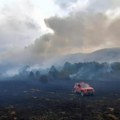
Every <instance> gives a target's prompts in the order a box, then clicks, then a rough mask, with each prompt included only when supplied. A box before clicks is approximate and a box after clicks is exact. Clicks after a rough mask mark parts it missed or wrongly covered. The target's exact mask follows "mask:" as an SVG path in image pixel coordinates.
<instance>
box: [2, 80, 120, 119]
mask: <svg viewBox="0 0 120 120" xmlns="http://www.w3.org/2000/svg"><path fill="white" fill-rule="evenodd" d="M88 82H89V83H90V85H91V86H93V87H94V88H95V90H96V94H95V96H85V97H82V96H80V95H79V94H74V93H73V92H72V89H73V86H74V83H75V82H74V81H72V82H69V81H66V82H60V83H58V82H56V83H54V84H53V83H47V84H41V83H40V82H39V81H4V82H0V120H120V81H88Z"/></svg>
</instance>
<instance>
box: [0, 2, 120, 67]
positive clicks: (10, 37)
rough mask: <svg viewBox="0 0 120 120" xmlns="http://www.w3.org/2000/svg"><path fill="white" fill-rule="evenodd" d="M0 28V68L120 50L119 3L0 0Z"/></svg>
mask: <svg viewBox="0 0 120 120" xmlns="http://www.w3.org/2000/svg"><path fill="white" fill-rule="evenodd" d="M0 28H1V29H0V64H1V65H3V63H4V64H6V63H8V62H9V63H16V64H17V63H30V64H32V63H34V64H37V63H42V61H45V59H48V58H50V57H53V56H57V55H58V54H59V55H60V54H61V55H62V54H70V53H76V52H92V51H94V50H97V49H102V48H111V47H119V45H120V40H119V38H120V29H119V28H120V0H0ZM13 56H14V59H12V58H13ZM8 59H9V61H8ZM38 61H39V62H38Z"/></svg>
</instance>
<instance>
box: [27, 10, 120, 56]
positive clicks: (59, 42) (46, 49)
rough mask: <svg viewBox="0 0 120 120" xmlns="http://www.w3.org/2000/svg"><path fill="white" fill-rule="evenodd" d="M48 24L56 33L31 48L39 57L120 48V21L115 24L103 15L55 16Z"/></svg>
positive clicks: (78, 13)
mask: <svg viewBox="0 0 120 120" xmlns="http://www.w3.org/2000/svg"><path fill="white" fill-rule="evenodd" d="M45 23H46V25H47V27H49V28H50V29H52V30H53V32H54V33H52V34H51V33H49V34H45V35H43V36H42V37H40V38H39V39H37V40H36V41H35V43H34V44H32V45H30V46H28V48H27V49H28V50H30V51H31V52H32V54H36V55H37V56H44V57H46V56H54V55H61V54H70V53H76V52H91V51H94V50H97V49H102V48H106V47H119V45H120V42H119V37H120V36H119V35H120V34H119V33H120V31H119V28H120V19H119V18H116V19H112V20H111V19H110V18H109V17H108V16H106V15H104V14H102V13H93V14H89V13H86V12H85V13H81V12H77V13H75V14H70V15H69V16H67V17H57V16H54V17H51V18H48V19H45Z"/></svg>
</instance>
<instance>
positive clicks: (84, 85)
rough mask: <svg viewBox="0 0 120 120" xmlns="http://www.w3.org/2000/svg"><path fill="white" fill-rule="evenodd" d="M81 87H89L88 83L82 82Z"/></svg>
mask: <svg viewBox="0 0 120 120" xmlns="http://www.w3.org/2000/svg"><path fill="white" fill-rule="evenodd" d="M81 87H83V88H87V87H89V85H88V84H82V85H81Z"/></svg>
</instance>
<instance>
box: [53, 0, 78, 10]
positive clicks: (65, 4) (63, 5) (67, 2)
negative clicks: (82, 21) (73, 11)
mask: <svg viewBox="0 0 120 120" xmlns="http://www.w3.org/2000/svg"><path fill="white" fill-rule="evenodd" d="M77 1H78V0H64V1H62V0H61V1H60V0H55V3H56V4H57V5H59V6H60V7H61V8H62V9H67V8H68V7H69V6H70V5H72V4H73V3H76V2H77Z"/></svg>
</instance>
